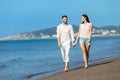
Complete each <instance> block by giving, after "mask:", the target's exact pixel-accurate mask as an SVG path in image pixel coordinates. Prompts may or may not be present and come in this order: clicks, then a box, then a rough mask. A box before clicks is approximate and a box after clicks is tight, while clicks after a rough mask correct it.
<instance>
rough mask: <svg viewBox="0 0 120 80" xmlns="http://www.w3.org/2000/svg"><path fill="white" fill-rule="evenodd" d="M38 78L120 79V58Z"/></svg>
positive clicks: (69, 79)
mask: <svg viewBox="0 0 120 80" xmlns="http://www.w3.org/2000/svg"><path fill="white" fill-rule="evenodd" d="M38 80H120V58H113V59H108V60H104V61H101V62H97V63H93V64H91V65H89V68H87V69H84V68H83V67H79V68H75V69H72V70H70V71H69V72H60V73H57V74H54V75H52V76H49V77H46V78H42V79H38Z"/></svg>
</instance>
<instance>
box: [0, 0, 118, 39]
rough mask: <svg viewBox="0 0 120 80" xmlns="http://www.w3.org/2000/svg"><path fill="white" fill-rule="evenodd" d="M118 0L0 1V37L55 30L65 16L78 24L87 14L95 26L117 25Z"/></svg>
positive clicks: (70, 21)
mask: <svg viewBox="0 0 120 80" xmlns="http://www.w3.org/2000/svg"><path fill="white" fill-rule="evenodd" d="M119 8H120V0H0V37H5V36H9V35H13V34H18V33H24V32H29V31H34V30H40V29H45V28H50V27H56V26H57V25H58V24H60V23H61V16H62V15H64V14H66V15H68V17H69V21H68V22H69V23H70V24H75V25H79V24H80V23H81V19H80V18H81V15H82V14H83V13H86V14H87V15H88V16H89V18H90V21H91V22H92V23H93V24H94V26H97V27H102V26H106V25H116V26H118V25H120V10H119Z"/></svg>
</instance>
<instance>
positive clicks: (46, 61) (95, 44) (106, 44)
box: [0, 36, 120, 80]
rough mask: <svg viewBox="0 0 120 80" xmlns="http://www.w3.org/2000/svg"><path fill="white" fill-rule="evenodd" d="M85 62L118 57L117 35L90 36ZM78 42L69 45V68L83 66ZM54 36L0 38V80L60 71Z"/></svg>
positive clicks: (33, 77)
mask: <svg viewBox="0 0 120 80" xmlns="http://www.w3.org/2000/svg"><path fill="white" fill-rule="evenodd" d="M89 54H90V59H89V63H90V64H91V63H93V62H96V61H101V60H105V59H109V58H114V57H120V36H104V37H101V36H100V37H93V38H92V43H91V49H90V53H89ZM83 65H84V62H83V57H82V52H81V49H80V46H79V44H78V45H77V46H76V47H72V46H71V51H70V69H72V68H77V67H80V66H83ZM63 69H64V64H63V61H62V57H61V52H60V48H59V47H58V45H57V40H56V39H36V40H10V41H0V80H36V79H38V78H43V77H46V76H50V75H53V74H55V73H58V72H61V71H63Z"/></svg>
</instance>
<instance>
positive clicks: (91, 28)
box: [90, 24, 93, 39]
mask: <svg viewBox="0 0 120 80" xmlns="http://www.w3.org/2000/svg"><path fill="white" fill-rule="evenodd" d="M92 30H93V27H92V24H90V39H91V38H92Z"/></svg>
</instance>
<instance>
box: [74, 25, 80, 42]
mask: <svg viewBox="0 0 120 80" xmlns="http://www.w3.org/2000/svg"><path fill="white" fill-rule="evenodd" d="M79 37H80V26H79V30H78V33H77V37H76V40H75V44H77V42H78V39H79Z"/></svg>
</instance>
